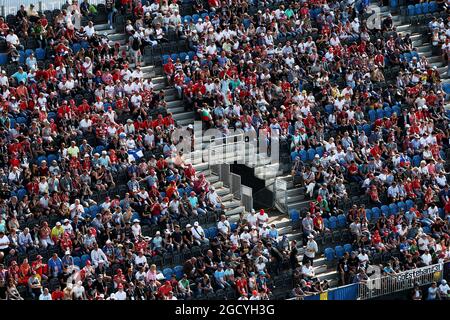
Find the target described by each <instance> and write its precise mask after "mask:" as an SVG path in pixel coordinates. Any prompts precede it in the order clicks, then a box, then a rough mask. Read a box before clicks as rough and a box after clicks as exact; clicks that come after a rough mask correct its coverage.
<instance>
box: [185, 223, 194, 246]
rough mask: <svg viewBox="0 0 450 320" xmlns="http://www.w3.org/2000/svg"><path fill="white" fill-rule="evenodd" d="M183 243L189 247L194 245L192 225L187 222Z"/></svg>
mask: <svg viewBox="0 0 450 320" xmlns="http://www.w3.org/2000/svg"><path fill="white" fill-rule="evenodd" d="M183 243H184V245H185V246H186V247H188V248H189V249H190V248H192V246H193V245H194V236H193V234H192V225H191V224H189V223H188V224H187V225H186V229H185V230H184V231H183Z"/></svg>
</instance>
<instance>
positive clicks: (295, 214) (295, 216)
mask: <svg viewBox="0 0 450 320" xmlns="http://www.w3.org/2000/svg"><path fill="white" fill-rule="evenodd" d="M289 216H290V217H291V220H292V221H293V222H295V221H298V220H300V213H299V212H298V211H297V210H295V209H292V210H290V211H289Z"/></svg>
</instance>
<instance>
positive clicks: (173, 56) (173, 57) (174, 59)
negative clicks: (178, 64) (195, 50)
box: [170, 53, 179, 62]
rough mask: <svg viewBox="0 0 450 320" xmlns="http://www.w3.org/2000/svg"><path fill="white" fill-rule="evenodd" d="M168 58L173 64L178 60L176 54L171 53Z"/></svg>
mask: <svg viewBox="0 0 450 320" xmlns="http://www.w3.org/2000/svg"><path fill="white" fill-rule="evenodd" d="M170 57H171V58H172V60H173V62H175V61H177V59H178V58H179V56H178V54H177V53H172V54H171V55H170Z"/></svg>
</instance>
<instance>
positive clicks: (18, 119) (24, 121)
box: [16, 117, 27, 124]
mask: <svg viewBox="0 0 450 320" xmlns="http://www.w3.org/2000/svg"><path fill="white" fill-rule="evenodd" d="M16 122H17V123H18V124H27V118H25V117H17V119H16Z"/></svg>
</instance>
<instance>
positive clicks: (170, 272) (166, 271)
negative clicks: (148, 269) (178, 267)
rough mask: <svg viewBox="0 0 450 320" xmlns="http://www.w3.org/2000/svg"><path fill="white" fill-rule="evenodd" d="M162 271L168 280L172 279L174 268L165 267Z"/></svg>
mask: <svg viewBox="0 0 450 320" xmlns="http://www.w3.org/2000/svg"><path fill="white" fill-rule="evenodd" d="M162 273H163V275H164V277H165V278H166V280H170V279H171V278H172V275H173V270H172V269H171V268H165V269H164V270H163V272H162Z"/></svg>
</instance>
